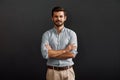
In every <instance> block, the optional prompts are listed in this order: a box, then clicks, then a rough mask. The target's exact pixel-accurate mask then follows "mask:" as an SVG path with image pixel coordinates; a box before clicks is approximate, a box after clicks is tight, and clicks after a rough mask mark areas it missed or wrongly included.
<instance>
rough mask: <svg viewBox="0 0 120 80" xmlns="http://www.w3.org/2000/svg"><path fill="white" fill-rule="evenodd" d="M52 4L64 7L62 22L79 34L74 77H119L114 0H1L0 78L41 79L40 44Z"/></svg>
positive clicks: (118, 9)
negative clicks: (63, 19) (66, 15)
mask: <svg viewBox="0 0 120 80" xmlns="http://www.w3.org/2000/svg"><path fill="white" fill-rule="evenodd" d="M54 6H62V7H64V8H65V9H66V10H67V11H68V20H67V21H66V24H65V26H66V27H68V28H71V29H73V30H74V31H75V32H76V34H77V36H78V45H79V47H78V52H79V53H78V55H77V56H76V58H75V59H74V62H75V65H74V70H75V73H76V80H90V79H92V80H107V79H112V80H117V78H120V77H119V76H120V28H119V27H120V1H119V0H0V76H1V77H0V78H2V80H9V79H13V80H45V73H46V60H45V59H43V58H42V55H41V52H40V43H41V36H42V34H43V32H45V31H46V30H48V29H50V28H52V27H53V24H52V22H51V9H52V8H53V7H54Z"/></svg>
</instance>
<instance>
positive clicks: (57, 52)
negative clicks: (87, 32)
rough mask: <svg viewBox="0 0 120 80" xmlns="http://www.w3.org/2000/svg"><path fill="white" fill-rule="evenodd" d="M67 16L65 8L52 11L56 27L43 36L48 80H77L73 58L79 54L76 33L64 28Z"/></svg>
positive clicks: (43, 50) (42, 50)
mask: <svg viewBox="0 0 120 80" xmlns="http://www.w3.org/2000/svg"><path fill="white" fill-rule="evenodd" d="M66 19H67V14H66V11H65V10H64V8H62V7H54V8H53V9H52V21H53V23H54V27H53V28H52V29H50V30H48V31H46V32H45V33H44V34H43V36H42V42H41V52H42V55H43V58H45V59H47V73H46V80H75V73H74V70H73V65H74V62H73V60H72V59H73V58H75V56H76V54H77V53H78V52H77V36H76V33H75V32H74V31H73V30H71V29H68V28H66V27H65V26H64V22H65V21H66Z"/></svg>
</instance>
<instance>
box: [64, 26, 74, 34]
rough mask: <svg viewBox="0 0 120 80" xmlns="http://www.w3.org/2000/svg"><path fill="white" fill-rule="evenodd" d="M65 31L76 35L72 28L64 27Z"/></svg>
mask: <svg viewBox="0 0 120 80" xmlns="http://www.w3.org/2000/svg"><path fill="white" fill-rule="evenodd" d="M65 31H66V32H68V33H69V34H75V35H76V33H75V31H74V30H72V29H69V28H65Z"/></svg>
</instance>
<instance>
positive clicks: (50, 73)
mask: <svg viewBox="0 0 120 80" xmlns="http://www.w3.org/2000/svg"><path fill="white" fill-rule="evenodd" d="M46 80H75V73H74V70H73V68H69V69H67V70H62V71H57V70H54V69H47V73H46Z"/></svg>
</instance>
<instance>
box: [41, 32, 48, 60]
mask: <svg viewBox="0 0 120 80" xmlns="http://www.w3.org/2000/svg"><path fill="white" fill-rule="evenodd" d="M46 44H49V41H48V33H47V32H45V33H44V34H43V36H42V42H41V53H42V56H43V58H45V59H48V49H47V48H46V47H45V45H46Z"/></svg>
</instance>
